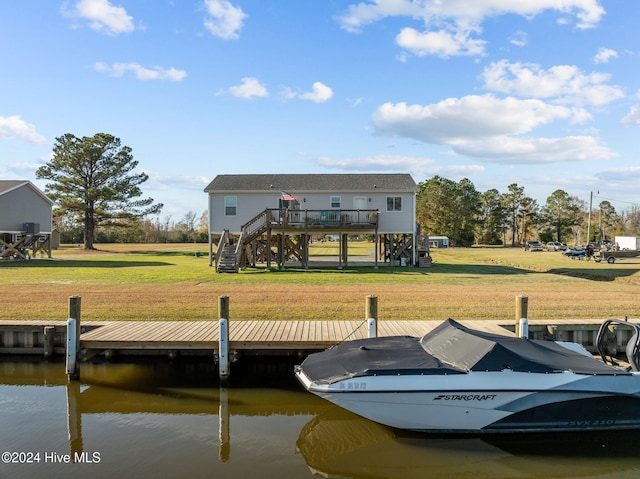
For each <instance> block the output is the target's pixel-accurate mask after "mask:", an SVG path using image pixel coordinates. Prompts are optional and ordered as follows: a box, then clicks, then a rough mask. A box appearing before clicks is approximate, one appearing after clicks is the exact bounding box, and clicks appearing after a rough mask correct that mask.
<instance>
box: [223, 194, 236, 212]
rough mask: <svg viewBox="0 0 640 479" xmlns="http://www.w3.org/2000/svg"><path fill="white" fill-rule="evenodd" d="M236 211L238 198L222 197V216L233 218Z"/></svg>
mask: <svg viewBox="0 0 640 479" xmlns="http://www.w3.org/2000/svg"><path fill="white" fill-rule="evenodd" d="M237 209H238V197H237V196H225V197H224V215H225V216H235V215H236V210H237Z"/></svg>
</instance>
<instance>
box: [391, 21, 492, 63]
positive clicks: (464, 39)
mask: <svg viewBox="0 0 640 479" xmlns="http://www.w3.org/2000/svg"><path fill="white" fill-rule="evenodd" d="M470 33H471V32H470V31H461V30H457V31H446V30H439V31H435V32H424V33H420V32H418V31H417V30H415V29H414V28H403V29H402V30H401V31H400V33H399V34H398V36H397V37H396V43H397V44H398V45H399V46H401V47H402V48H405V49H407V50H410V51H412V52H413V53H415V54H416V55H418V56H426V55H437V56H439V57H443V58H447V57H450V56H461V55H469V56H475V55H483V54H484V46H485V44H486V42H485V41H484V40H477V39H472V38H469V35H470Z"/></svg>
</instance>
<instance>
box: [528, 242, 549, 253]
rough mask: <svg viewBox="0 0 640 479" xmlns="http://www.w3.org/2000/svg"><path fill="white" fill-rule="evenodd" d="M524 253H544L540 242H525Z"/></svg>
mask: <svg viewBox="0 0 640 479" xmlns="http://www.w3.org/2000/svg"><path fill="white" fill-rule="evenodd" d="M524 250H525V251H544V248H543V247H542V243H540V241H527V242H526V243H525V244H524Z"/></svg>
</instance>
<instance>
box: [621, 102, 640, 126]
mask: <svg viewBox="0 0 640 479" xmlns="http://www.w3.org/2000/svg"><path fill="white" fill-rule="evenodd" d="M620 124H621V125H622V126H640V106H638V105H635V106H632V107H631V110H629V113H627V114H626V115H625V116H624V118H622V120H620Z"/></svg>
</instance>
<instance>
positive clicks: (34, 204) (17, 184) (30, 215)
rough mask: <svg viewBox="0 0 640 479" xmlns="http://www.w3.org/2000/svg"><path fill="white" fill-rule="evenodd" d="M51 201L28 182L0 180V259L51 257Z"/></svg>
mask: <svg viewBox="0 0 640 479" xmlns="http://www.w3.org/2000/svg"><path fill="white" fill-rule="evenodd" d="M52 209H53V201H51V200H50V199H49V198H48V197H47V196H46V195H45V194H44V193H43V192H42V191H40V190H39V189H38V188H37V187H36V186H35V185H34V184H33V183H31V182H30V181H27V180H0V259H28V258H29V251H31V255H32V256H33V255H35V254H36V253H37V252H38V251H46V252H47V254H48V256H49V257H51V234H52V229H53V218H52Z"/></svg>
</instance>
